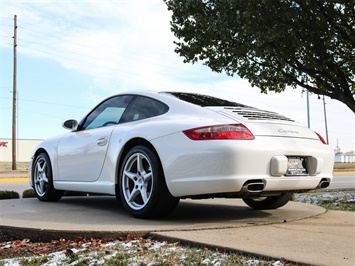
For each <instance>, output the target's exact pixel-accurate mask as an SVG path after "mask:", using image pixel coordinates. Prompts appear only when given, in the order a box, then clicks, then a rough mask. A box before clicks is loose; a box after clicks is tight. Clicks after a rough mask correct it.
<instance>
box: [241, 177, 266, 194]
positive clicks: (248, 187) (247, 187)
mask: <svg viewBox="0 0 355 266" xmlns="http://www.w3.org/2000/svg"><path fill="white" fill-rule="evenodd" d="M264 188H265V181H263V180H261V179H257V180H248V181H247V182H245V183H244V185H243V187H242V190H241V191H242V192H249V193H260V192H262V191H263V190H264Z"/></svg>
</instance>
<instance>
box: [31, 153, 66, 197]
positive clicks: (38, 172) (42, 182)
mask: <svg viewBox="0 0 355 266" xmlns="http://www.w3.org/2000/svg"><path fill="white" fill-rule="evenodd" d="M32 178H33V180H32V182H33V188H34V191H35V194H36V196H37V198H38V199H39V200H40V201H58V200H60V199H61V198H62V196H63V194H64V191H62V190H56V189H55V188H54V187H53V175H52V166H51V161H50V160H49V157H48V155H47V154H46V153H40V154H39V155H38V156H37V157H36V160H35V162H34V164H33V169H32Z"/></svg>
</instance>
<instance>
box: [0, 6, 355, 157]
mask: <svg viewBox="0 0 355 266" xmlns="http://www.w3.org/2000/svg"><path fill="white" fill-rule="evenodd" d="M0 10H1V11H0V13H1V14H0V15H1V22H0V61H1V62H0V68H1V69H0V138H11V136H12V102H13V100H12V98H13V93H12V92H13V77H14V72H13V62H14V58H13V57H14V53H13V42H14V39H13V36H14V15H16V16H17V26H18V28H17V81H16V82H17V92H18V93H17V123H16V124H17V138H19V139H46V138H49V137H51V136H55V135H58V134H63V133H66V132H67V130H65V129H64V128H63V127H62V123H63V122H64V121H65V120H67V119H71V118H73V119H76V120H78V121H79V120H81V119H82V118H83V117H84V116H85V115H86V114H87V113H88V112H89V111H90V110H91V109H92V108H93V107H94V106H95V105H97V104H98V103H99V102H101V101H102V100H104V99H105V98H107V97H109V96H111V95H114V94H117V93H121V92H124V91H128V90H141V89H142V90H169V91H172V90H174V91H186V92H196V93H202V94H208V95H213V96H216V97H220V98H225V99H229V100H233V101H236V102H239V103H243V104H246V105H250V106H254V107H257V108H260V109H265V110H269V111H274V112H278V113H281V114H283V115H285V116H287V117H290V118H292V119H294V120H296V121H298V122H301V123H303V124H304V125H306V126H307V125H308V111H307V96H306V93H304V92H302V90H301V89H291V88H288V89H287V90H286V91H285V92H283V93H278V94H276V93H273V92H269V93H268V94H262V93H261V92H260V89H258V88H256V87H254V88H252V87H251V85H250V83H249V82H248V80H245V79H241V78H240V77H238V76H234V77H230V76H227V75H226V74H224V73H215V72H212V71H211V70H210V69H209V68H208V67H207V66H204V65H203V64H201V63H195V64H190V63H189V64H185V63H183V58H182V57H180V56H179V55H178V54H177V53H175V52H174V49H175V45H174V43H173V42H174V40H176V38H175V37H174V35H173V33H172V32H171V30H170V20H171V13H170V12H169V11H168V10H167V8H166V5H165V3H164V2H163V1H162V0H159V1H150V0H144V1H143V0H140V1H138V0H137V1H135V0H131V1H119V0H117V1H114V0H111V1H105V0H100V1H99V0H96V1H82V0H81V1H75V0H74V1H69V0H57V1H46V0H41V1H34V0H28V1H25V0H22V1H17V0H10V1H7V0H0ZM325 110H326V111H325V112H324V103H323V97H318V95H309V117H310V120H309V124H310V127H311V128H312V129H313V130H314V131H316V132H318V133H319V134H321V135H322V136H323V137H324V138H325V139H326V136H327V134H326V126H327V128H328V139H329V145H330V146H331V147H332V148H334V149H335V148H336V147H337V145H339V147H340V148H341V150H342V151H343V152H348V151H355V114H354V113H353V112H352V111H351V110H350V109H349V108H348V107H347V106H346V105H345V104H343V103H341V102H339V101H336V100H332V99H330V98H328V97H325ZM325 117H326V119H325Z"/></svg>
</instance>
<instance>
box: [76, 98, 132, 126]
mask: <svg viewBox="0 0 355 266" xmlns="http://www.w3.org/2000/svg"><path fill="white" fill-rule="evenodd" d="M132 98H133V96H130V95H126V96H117V97H113V98H110V99H108V100H106V101H104V102H103V103H101V104H100V105H98V106H97V107H96V108H95V109H94V110H93V111H92V112H91V113H90V114H89V115H88V116H87V117H86V119H85V121H84V123H83V125H82V127H81V129H82V130H84V129H92V128H98V127H104V126H112V125H116V124H118V122H119V121H120V119H121V117H122V114H123V113H124V111H125V110H126V107H127V105H128V104H129V102H130V101H131V100H132Z"/></svg>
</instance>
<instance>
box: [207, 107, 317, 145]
mask: <svg viewBox="0 0 355 266" xmlns="http://www.w3.org/2000/svg"><path fill="white" fill-rule="evenodd" d="M206 108H207V109H209V110H211V111H214V112H217V113H219V114H221V115H223V116H226V117H229V118H231V119H233V120H235V121H238V122H240V123H243V124H244V125H245V126H247V127H248V128H249V130H250V131H251V132H252V133H253V135H254V136H275V137H290V138H308V139H317V140H318V139H319V138H318V136H317V134H316V133H315V132H314V131H313V130H311V129H309V128H307V127H305V126H304V125H302V124H300V123H298V122H296V121H294V120H292V119H290V118H288V117H286V116H283V115H281V114H278V113H275V112H270V111H265V110H261V109H257V108H253V107H231V106H226V107H206Z"/></svg>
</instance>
